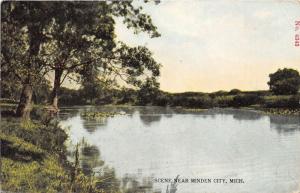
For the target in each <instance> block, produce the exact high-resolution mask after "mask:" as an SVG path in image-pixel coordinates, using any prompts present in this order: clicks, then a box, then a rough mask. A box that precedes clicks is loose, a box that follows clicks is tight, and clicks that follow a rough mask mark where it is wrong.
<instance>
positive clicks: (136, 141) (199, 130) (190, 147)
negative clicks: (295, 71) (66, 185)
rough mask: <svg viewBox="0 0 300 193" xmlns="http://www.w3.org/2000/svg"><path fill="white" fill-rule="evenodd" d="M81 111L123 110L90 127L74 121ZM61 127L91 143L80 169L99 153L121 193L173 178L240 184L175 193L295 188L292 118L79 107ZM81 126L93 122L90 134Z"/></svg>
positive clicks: (298, 175) (297, 141) (160, 188)
mask: <svg viewBox="0 0 300 193" xmlns="http://www.w3.org/2000/svg"><path fill="white" fill-rule="evenodd" d="M110 108H111V109H110ZM87 110H91V111H104V112H121V111H122V112H126V113H124V114H123V115H117V116H114V117H111V118H108V119H106V121H105V122H102V123H97V122H93V121H90V120H85V119H84V118H83V117H81V116H80V112H83V111H87ZM110 110H111V111H110ZM61 124H62V125H63V126H70V127H71V129H70V136H71V139H72V140H76V139H77V140H78V139H80V138H82V137H84V138H85V139H86V140H87V141H88V142H89V143H90V144H92V148H91V147H90V148H88V149H87V152H86V155H90V153H91V154H94V155H93V156H94V157H93V156H91V155H90V157H89V156H87V160H86V164H85V167H87V166H88V167H90V168H93V167H94V168H95V167H96V168H97V166H96V165H97V164H99V163H97V162H96V161H95V159H96V157H100V156H101V159H103V160H105V162H106V163H107V164H108V165H109V166H111V167H113V168H115V170H114V172H115V174H116V175H117V177H118V178H119V179H121V181H120V187H121V188H122V192H165V190H166V187H167V184H157V183H153V181H151V178H152V177H155V178H157V177H166V178H167V177H170V178H172V177H174V176H176V175H178V174H180V175H181V176H185V177H188V178H189V177H191V178H243V179H244V181H245V182H246V183H245V184H228V185H226V186H225V185H216V184H180V186H178V191H177V192H178V193H198V192H199V190H201V191H203V192H237V193H239V192H256V193H272V192H276V193H277V192H278V193H286V192H292V191H295V190H296V189H297V188H298V184H299V180H298V179H300V165H299V163H300V148H298V147H300V132H298V131H300V128H299V127H300V118H299V117H291V116H290V117H288V116H269V115H263V114H260V113H258V112H255V111H248V110H236V109H211V110H207V111H203V112H187V111H184V110H183V109H180V108H174V109H172V108H159V107H131V108H129V107H128V108H127V107H99V108H98V107H84V108H80V109H79V110H78V109H77V113H71V114H70V116H69V118H68V119H66V120H65V121H62V122H61ZM89 124H93V125H94V127H93V129H92V130H91V129H90V128H89V126H88V125H89ZM91 131H92V132H91ZM287 133H288V134H289V135H286V134H287ZM96 149H98V151H99V150H101V155H100V151H99V152H98V151H97V150H96ZM89 160H90V161H89ZM101 168H103V166H101ZM139 169H142V170H143V175H142V176H141V175H140V174H139V172H137V171H138V170H139ZM90 171H91V170H87V172H90ZM149 176H150V177H151V178H149ZM107 183H109V182H107ZM266 184H268V186H266ZM275 190H276V191H275Z"/></svg>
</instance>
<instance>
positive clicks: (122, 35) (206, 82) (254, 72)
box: [116, 0, 300, 92]
mask: <svg viewBox="0 0 300 193" xmlns="http://www.w3.org/2000/svg"><path fill="white" fill-rule="evenodd" d="M145 11H146V12H148V13H149V14H150V15H151V16H152V18H153V21H154V23H155V24H156V25H157V26H158V29H159V31H160V32H161V33H162V37H160V38H156V39H150V38H149V37H148V36H147V35H146V34H140V35H132V32H131V31H130V30H127V29H125V27H124V26H123V25H122V24H121V22H118V23H117V28H116V32H117V35H118V38H119V39H120V40H122V41H125V42H127V43H128V44H130V45H146V46H147V47H149V49H151V50H152V51H153V53H154V57H155V58H156V60H157V61H159V62H161V63H162V64H163V68H162V76H161V78H160V82H161V88H162V89H163V90H167V91H173V92H175V91H176V92H177V91H187V90H193V91H216V90H229V89H231V88H240V89H244V90H256V89H266V88H267V84H266V82H267V79H268V74H269V73H271V72H273V71H275V70H276V69H277V68H282V67H291V68H296V69H298V70H300V48H295V47H294V45H293V38H294V33H295V32H294V26H293V25H294V21H295V20H296V19H300V4H299V3H298V2H296V1H284V2H283V1H276V0H269V1H258V0H257V1H241V0H240V1H230V0H220V1H217V0H216V1H197V0H184V1H182V0H172V1H171V0H169V1H163V2H162V3H161V4H159V5H158V6H155V5H150V6H148V7H146V9H145Z"/></svg>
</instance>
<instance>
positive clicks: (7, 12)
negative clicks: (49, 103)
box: [1, 1, 51, 118]
mask: <svg viewBox="0 0 300 193" xmlns="http://www.w3.org/2000/svg"><path fill="white" fill-rule="evenodd" d="M48 8H49V6H48V4H47V3H46V2H35V3H33V2H17V1H6V2H4V3H2V7H1V12H2V13H1V21H2V22H1V60H2V62H1V69H2V70H4V71H3V72H4V74H6V75H9V77H10V78H11V77H13V80H17V81H16V83H18V84H21V85H22V87H23V88H22V91H21V97H20V102H19V105H18V108H17V111H16V115H18V116H21V117H24V118H29V114H30V111H31V102H32V95H33V85H34V84H36V83H38V82H40V81H41V79H43V78H44V77H43V75H44V74H45V73H46V72H47V68H44V67H45V66H44V64H43V62H42V61H41V58H40V57H39V51H40V45H41V43H42V42H43V41H44V39H45V38H44V37H43V28H44V26H46V25H47V22H48V21H49V18H48V17H47V14H48V10H49V9H48ZM50 19H51V18H50ZM9 77H8V76H4V77H3V79H5V80H3V81H8V80H7V79H6V78H9Z"/></svg>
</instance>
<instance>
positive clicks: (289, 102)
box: [263, 95, 300, 109]
mask: <svg viewBox="0 0 300 193" xmlns="http://www.w3.org/2000/svg"><path fill="white" fill-rule="evenodd" d="M263 106H264V107H265V108H292V109H293V108H300V95H285V96H282V95H281V96H279V95H278V96H268V97H265V103H264V105H263Z"/></svg>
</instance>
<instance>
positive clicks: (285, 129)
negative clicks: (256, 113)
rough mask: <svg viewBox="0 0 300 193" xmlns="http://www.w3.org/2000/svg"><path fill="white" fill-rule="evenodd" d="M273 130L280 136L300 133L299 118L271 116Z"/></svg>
mask: <svg viewBox="0 0 300 193" xmlns="http://www.w3.org/2000/svg"><path fill="white" fill-rule="evenodd" d="M270 123H271V128H272V129H275V130H276V131H277V132H278V133H280V134H293V133H294V132H297V131H298V132H299V131H300V117H299V116H279V115H272V116H270Z"/></svg>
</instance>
